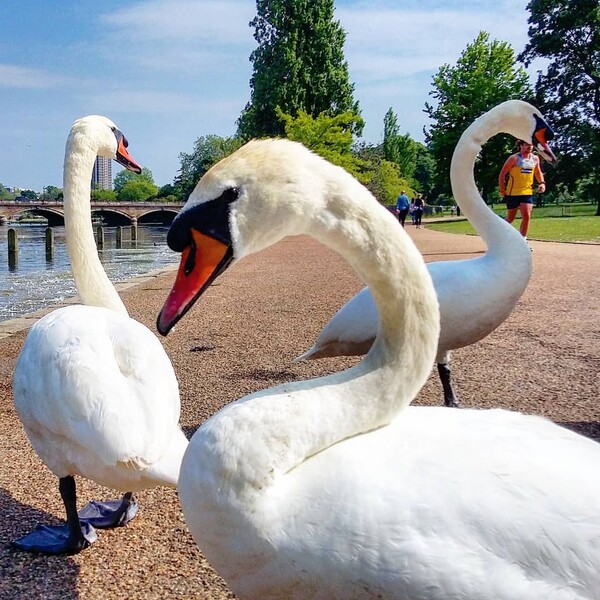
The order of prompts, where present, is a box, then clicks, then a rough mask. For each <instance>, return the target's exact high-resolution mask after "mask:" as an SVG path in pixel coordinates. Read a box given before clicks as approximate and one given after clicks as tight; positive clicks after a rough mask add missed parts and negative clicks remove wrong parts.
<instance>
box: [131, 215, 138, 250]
mask: <svg viewBox="0 0 600 600" xmlns="http://www.w3.org/2000/svg"><path fill="white" fill-rule="evenodd" d="M137 234H138V231H137V219H136V218H135V217H133V219H131V241H132V242H133V243H134V244H135V243H136V242H137V237H138V236H137Z"/></svg>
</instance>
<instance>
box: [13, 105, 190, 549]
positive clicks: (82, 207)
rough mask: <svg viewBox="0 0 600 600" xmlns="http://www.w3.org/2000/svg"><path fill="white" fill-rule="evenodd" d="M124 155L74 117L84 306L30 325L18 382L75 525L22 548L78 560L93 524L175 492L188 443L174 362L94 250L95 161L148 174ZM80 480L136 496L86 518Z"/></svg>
mask: <svg viewBox="0 0 600 600" xmlns="http://www.w3.org/2000/svg"><path fill="white" fill-rule="evenodd" d="M126 147H127V141H126V140H125V138H124V137H123V134H122V133H121V132H120V131H119V130H118V129H117V127H116V126H115V125H114V123H112V122H111V121H110V120H108V119H106V118H105V117H100V116H89V117H85V118H83V119H80V120H78V121H76V122H75V123H74V124H73V126H72V128H71V132H70V134H69V137H68V140H67V145H66V154H65V165H64V182H63V185H64V215H65V229H66V240H67V248H68V252H69V257H70V260H71V269H72V272H73V277H74V279H75V283H76V285H77V291H78V292H79V295H80V298H81V301H82V302H83V304H84V306H69V307H66V308H61V309H58V310H55V311H54V312H52V313H50V314H48V315H47V316H45V317H44V318H43V319H41V320H39V321H38V322H37V323H36V324H35V325H34V326H33V327H32V329H31V331H30V332H29V334H28V336H27V338H26V340H25V344H24V346H23V349H22V351H21V354H20V356H19V359H18V362H17V365H16V369H15V374H14V382H13V393H14V402H15V408H16V410H17V413H18V415H19V417H20V419H21V421H22V423H23V427H24V428H25V431H26V433H27V436H28V437H29V440H30V442H31V445H32V446H33V448H34V450H35V451H36V452H37V454H38V455H39V456H40V458H41V459H42V460H43V461H44V462H45V463H46V465H47V466H48V467H49V468H50V470H51V471H52V472H53V473H54V474H55V475H56V476H57V477H58V478H59V481H60V485H59V487H60V492H61V496H62V498H63V501H64V504H65V509H66V514H67V525H66V526H64V527H59V528H48V527H45V526H41V527H38V529H37V530H36V531H34V532H33V533H31V534H29V535H28V536H25V537H24V538H21V539H20V540H17V542H15V544H16V545H17V547H19V548H21V549H25V550H33V551H38V552H48V553H63V552H68V553H73V552H78V551H79V550H81V549H82V548H84V547H86V546H87V545H89V543H91V542H93V541H94V539H95V533H94V530H93V527H92V526H91V525H95V526H97V527H107V526H114V525H117V524H119V525H121V524H124V523H125V522H126V521H127V520H129V519H130V518H132V517H133V516H134V515H135V513H136V512H137V502H136V501H135V500H134V499H133V498H132V497H131V492H132V491H135V490H139V489H143V488H147V487H154V486H156V485H169V486H172V487H174V486H176V484H177V479H178V475H179V467H180V464H181V458H182V457H183V452H184V451H185V448H186V446H187V440H186V438H185V436H184V434H183V432H182V431H181V429H180V428H179V426H178V421H179V409H180V405H179V388H178V384H177V380H176V378H175V373H174V371H173V368H172V366H171V362H170V361H169V358H168V357H167V355H166V353H165V352H164V350H163V348H162V345H161V344H160V342H159V340H158V339H157V338H156V336H155V335H154V334H153V333H152V332H151V331H150V330H148V329H147V328H146V327H144V326H143V325H141V324H140V323H138V322H137V321H134V320H133V319H131V318H129V316H128V314H127V310H126V308H125V306H124V304H123V302H122V301H121V299H120V298H119V295H118V294H117V291H116V290H115V288H114V286H113V285H112V283H111V282H110V280H109V278H108V277H107V275H106V273H105V271H104V269H103V268H102V264H101V262H100V260H99V258H98V253H97V250H96V245H95V243H94V233H93V229H92V222H91V207H90V191H91V189H90V187H91V174H92V168H93V164H94V161H95V159H96V155H97V154H98V155H101V156H108V157H111V158H113V159H115V160H116V161H117V162H119V163H120V164H122V165H124V166H126V167H127V168H129V169H130V170H132V171H135V172H138V173H139V172H140V171H141V169H140V167H139V166H138V165H137V163H136V162H135V161H134V160H133V159H132V158H131V156H130V155H129V153H128V151H127V150H126ZM73 475H81V476H83V477H87V478H88V479H92V480H94V481H96V482H98V483H99V484H101V485H105V486H108V487H112V488H117V489H121V490H123V491H127V492H128V493H126V494H125V496H124V497H123V499H122V501H117V502H113V503H106V504H105V503H99V502H95V503H93V504H91V505H88V507H86V508H85V509H84V510H83V511H81V512H80V515H79V516H78V514H77V510H76V496H75V480H74V478H73ZM80 517H81V519H80ZM80 520H81V523H80Z"/></svg>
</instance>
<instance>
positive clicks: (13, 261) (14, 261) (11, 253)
mask: <svg viewBox="0 0 600 600" xmlns="http://www.w3.org/2000/svg"><path fill="white" fill-rule="evenodd" d="M7 239H8V269H9V271H14V270H15V269H16V268H17V265H18V264H19V238H18V237H17V232H16V231H15V230H14V229H13V228H12V227H11V228H10V229H9V230H8V232H7Z"/></svg>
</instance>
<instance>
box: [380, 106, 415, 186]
mask: <svg viewBox="0 0 600 600" xmlns="http://www.w3.org/2000/svg"><path fill="white" fill-rule="evenodd" d="M417 151H418V146H417V144H416V142H415V141H414V140H413V139H412V138H411V137H410V135H409V134H408V133H407V134H405V135H401V134H400V126H399V125H398V118H397V117H396V114H395V113H394V111H393V110H392V108H390V109H389V110H388V111H387V113H386V114H385V117H384V118H383V157H384V159H385V160H387V161H390V162H393V163H396V164H397V165H398V167H399V168H400V175H401V176H402V177H404V178H406V179H410V178H411V177H412V176H413V174H414V172H415V168H416V166H417Z"/></svg>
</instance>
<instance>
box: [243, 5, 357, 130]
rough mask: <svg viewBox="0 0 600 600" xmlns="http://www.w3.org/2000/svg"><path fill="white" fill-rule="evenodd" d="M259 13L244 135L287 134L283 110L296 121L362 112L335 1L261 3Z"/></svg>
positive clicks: (244, 113) (255, 21)
mask: <svg viewBox="0 0 600 600" xmlns="http://www.w3.org/2000/svg"><path fill="white" fill-rule="evenodd" d="M256 11H257V15H256V17H255V18H254V19H253V20H252V21H251V22H250V26H251V27H254V38H255V39H256V41H257V42H258V47H257V48H256V49H255V50H254V51H253V52H252V54H251V55H250V60H251V62H252V63H253V73H252V77H251V79H250V101H249V102H248V104H247V105H246V107H245V109H244V110H243V112H242V114H241V116H240V118H239V119H238V133H239V135H240V136H241V137H242V138H243V139H244V140H247V139H250V138H253V137H268V136H279V135H283V134H284V125H283V123H282V122H281V120H280V119H278V118H277V115H276V112H275V109H276V108H277V107H279V108H281V110H282V111H283V112H284V113H286V114H290V115H292V116H294V117H296V116H297V115H298V114H299V111H304V112H305V113H306V114H308V115H311V116H312V117H315V118H316V117H317V116H318V115H320V114H321V113H323V112H326V111H328V112H329V113H330V114H331V115H332V116H334V115H337V114H340V113H345V112H353V113H355V114H359V112H360V111H359V107H358V102H356V101H354V99H353V93H354V85H353V84H351V83H350V80H349V75H348V64H347V62H346V61H345V59H344V51H343V46H344V41H345V38H346V34H345V32H344V30H343V29H342V27H341V25H340V23H339V21H335V20H334V18H333V12H334V2H333V0H313V1H312V2H307V1H306V0H257V1H256ZM356 133H357V134H359V133H360V131H359V130H357V131H356Z"/></svg>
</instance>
